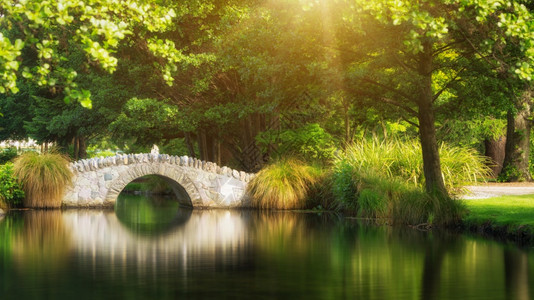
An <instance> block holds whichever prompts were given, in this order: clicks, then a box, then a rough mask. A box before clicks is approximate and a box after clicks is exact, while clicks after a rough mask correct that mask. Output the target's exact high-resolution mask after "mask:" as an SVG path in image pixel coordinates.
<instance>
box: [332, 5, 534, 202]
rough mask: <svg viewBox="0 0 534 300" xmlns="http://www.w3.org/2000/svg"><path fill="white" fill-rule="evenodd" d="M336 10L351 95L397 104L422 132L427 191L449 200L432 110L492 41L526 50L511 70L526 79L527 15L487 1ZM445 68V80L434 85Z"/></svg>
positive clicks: (528, 66) (491, 48)
mask: <svg viewBox="0 0 534 300" xmlns="http://www.w3.org/2000/svg"><path fill="white" fill-rule="evenodd" d="M340 11H342V12H343V14H344V18H342V19H341V20H343V21H342V22H340V24H339V28H340V29H339V30H338V31H337V32H338V38H337V40H338V45H337V47H339V48H340V49H342V50H343V52H342V53H346V57H347V58H345V61H347V62H350V64H351V65H350V66H351V68H352V70H351V69H349V76H350V77H352V78H351V84H352V88H351V89H352V93H357V94H359V95H360V96H362V97H366V98H370V99H372V100H373V101H375V102H381V103H385V104H388V105H391V106H394V107H397V108H398V109H399V110H401V111H404V112H405V113H407V115H408V117H407V119H409V118H413V117H415V118H416V119H415V121H416V122H413V121H412V123H414V125H416V126H417V127H418V128H419V137H420V141H421V146H422V150H423V151H422V152H423V162H424V166H423V168H424V174H425V187H426V190H427V192H430V193H437V194H441V195H447V191H446V190H445V186H444V184H443V178H442V174H441V169H440V159H439V153H438V148H437V139H436V128H435V121H436V117H435V113H436V107H438V106H439V105H441V104H442V102H443V101H444V99H443V97H442V95H443V94H444V93H445V92H446V91H447V90H449V89H450V86H451V84H453V83H455V82H457V81H459V80H462V76H463V72H464V68H465V60H466V59H476V60H489V58H488V57H490V55H491V54H493V52H494V51H495V49H494V47H497V45H496V43H491V41H492V40H493V41H499V44H500V45H507V42H508V41H509V40H516V41H517V43H518V44H519V45H521V46H522V47H523V48H522V53H523V55H521V56H516V58H521V59H523V60H521V61H518V62H519V64H514V65H513V66H510V68H509V70H508V71H509V72H512V73H514V74H516V75H517V76H518V78H520V79H522V80H530V76H531V75H530V74H532V65H531V64H530V60H529V59H530V56H532V55H533V54H534V51H532V50H529V49H531V48H532V45H531V43H532V42H531V40H532V39H531V35H532V30H530V27H529V26H531V23H532V22H531V21H530V19H531V17H530V14H529V13H528V11H527V10H526V9H525V7H524V6H522V5H521V4H518V3H517V2H511V1H508V2H495V1H484V0H479V1H477V0H472V1H452V0H451V1H422V2H419V1H417V2H416V1H380V2H378V1H355V2H350V3H347V5H346V6H345V7H344V8H343V9H341V10H340ZM494 24H497V26H493V25H494ZM477 28H480V29H481V30H480V31H475V30H474V29H477ZM399 37H400V39H399ZM443 70H446V71H445V72H446V74H448V75H449V78H448V80H447V81H446V82H438V81H436V75H437V74H438V73H439V72H443ZM409 120H410V119H409ZM410 121H411V120H410Z"/></svg>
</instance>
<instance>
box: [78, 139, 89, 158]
mask: <svg viewBox="0 0 534 300" xmlns="http://www.w3.org/2000/svg"><path fill="white" fill-rule="evenodd" d="M78 153H79V158H80V159H84V158H87V145H86V144H85V137H83V136H80V137H78Z"/></svg>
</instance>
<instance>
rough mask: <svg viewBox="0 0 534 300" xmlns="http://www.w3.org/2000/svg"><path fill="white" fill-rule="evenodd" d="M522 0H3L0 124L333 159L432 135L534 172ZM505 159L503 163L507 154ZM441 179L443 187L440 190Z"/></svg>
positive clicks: (71, 135) (81, 154) (90, 140)
mask: <svg viewBox="0 0 534 300" xmlns="http://www.w3.org/2000/svg"><path fill="white" fill-rule="evenodd" d="M533 8H534V7H533V6H532V4H529V3H528V2H527V1H519V0H515V1H491V0H469V1H459V0H441V1H436V0H427V1H408V0H406V1H404V0H396V1H390V0H387V1H363V0H361V1H360V0H352V1H342V0H339V1H336V0H302V1H290V0H286V1H282V0H267V1H253V0H250V1H237V0H232V1H218V0H206V1H188V0H186V1H120V3H115V2H113V1H107V0H95V1H91V2H78V1H61V0H51V1H0V15H2V16H3V18H1V19H0V30H1V33H0V62H1V66H0V92H2V93H3V94H2V95H0V112H1V113H2V114H3V116H2V117H1V118H0V127H1V130H0V140H7V139H25V138H28V137H30V138H33V139H35V140H37V141H38V142H39V143H54V144H56V145H59V146H60V147H62V148H63V149H64V151H66V152H68V153H69V154H70V155H71V157H72V158H73V159H80V158H85V157H87V156H88V155H94V156H100V155H103V154H105V153H107V152H103V150H111V151H117V150H120V151H124V152H147V151H149V149H150V148H151V147H152V145H153V144H157V145H158V146H159V147H160V151H161V152H165V153H169V154H180V155H189V156H193V157H198V158H200V159H203V160H208V161H213V162H216V163H218V164H222V165H229V166H231V167H235V168H239V169H242V170H245V171H258V170H259V169H260V168H261V167H262V166H263V165H264V164H265V163H267V162H268V161H269V160H270V159H273V158H279V157H283V156H287V155H294V156H299V157H302V158H303V159H305V160H309V161H317V162H322V163H327V162H328V161H329V159H330V158H332V157H334V156H335V155H336V153H338V152H339V151H343V149H344V148H345V147H346V145H348V144H351V143H352V142H354V141H357V140H361V139H369V138H372V139H378V140H382V139H385V140H392V139H398V140H414V139H417V140H419V142H420V145H421V147H422V155H423V164H424V175H425V179H426V180H425V182H426V189H427V191H433V190H436V191H438V192H440V191H445V186H444V184H443V179H442V171H441V169H440V157H439V153H438V148H439V145H440V144H442V143H448V144H452V145H456V146H462V147H469V148H475V149H477V150H478V151H479V152H480V153H482V154H485V155H487V156H489V157H491V158H492V159H493V163H494V173H495V174H494V175H498V174H501V176H500V178H501V179H502V180H511V181H516V180H530V178H531V175H530V174H531V169H532V163H531V161H532V158H531V156H532V155H531V154H530V144H531V140H532V138H531V132H530V127H531V124H532V111H531V106H532V105H531V103H532V88H531V79H532V78H531V77H532V76H533V74H532V73H533V69H532V66H531V63H532V61H533V60H532V58H533V56H534V43H533V41H534V22H533V18H532V9H533ZM502 164H504V168H502ZM445 193H446V192H445Z"/></svg>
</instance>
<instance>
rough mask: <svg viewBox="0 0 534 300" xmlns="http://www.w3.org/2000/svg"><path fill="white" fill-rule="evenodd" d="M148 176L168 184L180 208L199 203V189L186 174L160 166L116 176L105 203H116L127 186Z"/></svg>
mask: <svg viewBox="0 0 534 300" xmlns="http://www.w3.org/2000/svg"><path fill="white" fill-rule="evenodd" d="M146 175H154V176H157V177H158V178H161V179H162V180H163V181H164V182H165V183H167V185H168V186H169V187H170V188H171V190H172V191H173V193H174V195H176V197H177V199H178V203H179V204H180V206H182V207H193V203H198V202H199V199H200V194H199V192H198V189H197V187H196V186H195V184H194V183H193V181H192V180H191V179H190V178H189V176H188V175H187V174H186V173H185V172H180V171H178V172H177V171H175V170H170V169H164V168H159V167H158V166H154V167H152V168H146V167H143V166H132V167H131V168H128V169H126V170H124V171H123V172H121V173H119V174H118V176H114V178H113V180H112V182H111V184H110V186H109V189H108V192H107V194H106V199H105V202H108V203H115V201H116V199H117V198H118V196H119V194H120V193H121V192H122V190H123V189H124V188H125V187H126V185H128V184H129V183H130V182H132V181H134V180H135V179H137V178H140V177H143V176H146Z"/></svg>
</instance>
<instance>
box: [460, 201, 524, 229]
mask: <svg viewBox="0 0 534 300" xmlns="http://www.w3.org/2000/svg"><path fill="white" fill-rule="evenodd" d="M464 202H465V203H466V206H467V209H468V211H469V213H468V214H467V215H466V216H465V217H464V222H465V223H466V225H468V226H481V225H491V227H494V228H506V231H508V232H510V233H514V232H516V231H517V230H521V231H524V232H528V233H533V234H534V195H522V196H502V197H495V198H488V199H474V200H464Z"/></svg>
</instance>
